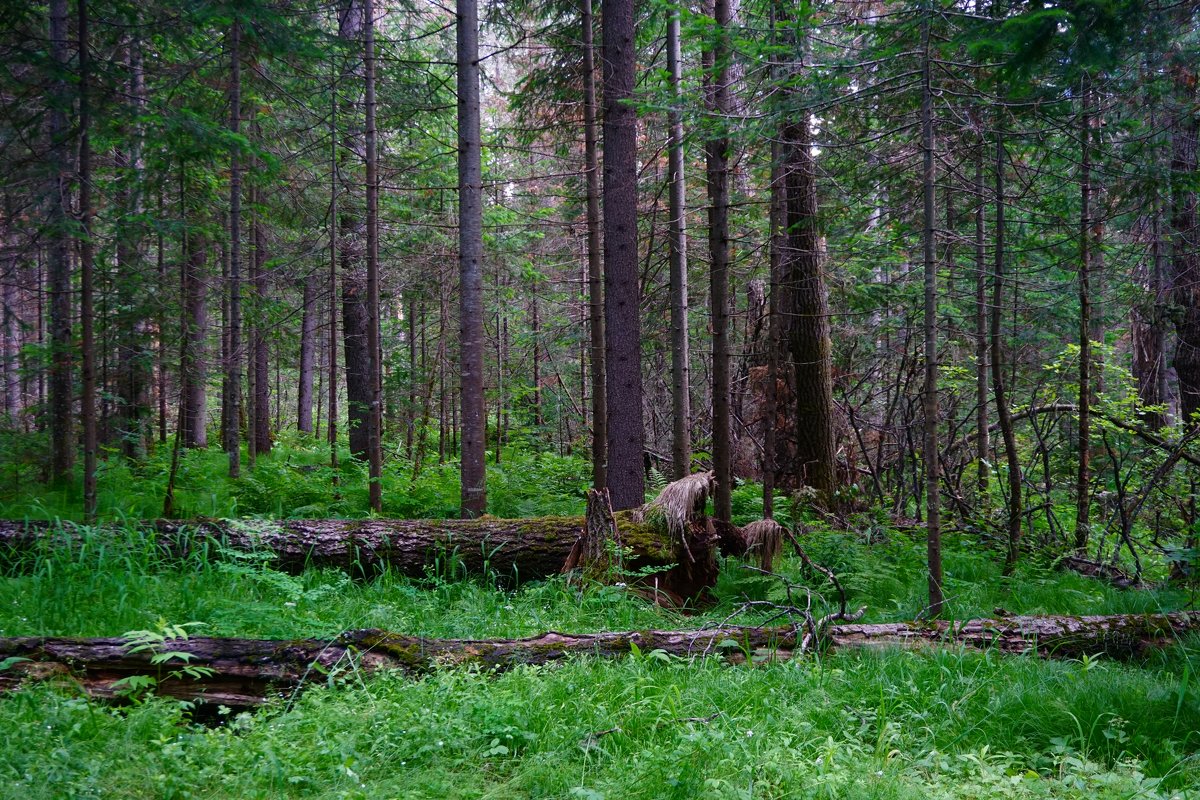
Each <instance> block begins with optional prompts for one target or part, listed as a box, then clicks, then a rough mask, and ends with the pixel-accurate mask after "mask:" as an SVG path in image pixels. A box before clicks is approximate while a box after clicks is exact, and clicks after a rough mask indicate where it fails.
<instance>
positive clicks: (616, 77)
mask: <svg viewBox="0 0 1200 800" xmlns="http://www.w3.org/2000/svg"><path fill="white" fill-rule="evenodd" d="M601 27H602V28H603V31H604V49H603V54H604V57H603V68H602V70H601V74H602V85H603V87H604V334H605V355H606V358H605V366H606V368H607V370H608V375H607V378H608V381H607V386H606V392H607V398H608V475H607V478H608V489H609V491H610V492H611V493H612V503H613V507H614V508H616V509H622V508H635V507H637V506H640V505H641V504H642V502H643V501H644V500H645V491H646V489H645V475H644V473H643V458H644V450H645V446H644V443H645V431H644V429H643V426H642V350H641V348H642V341H641V318H640V311H641V290H640V287H639V285H638V263H637V261H638V248H637V243H638V226H637V116H636V113H635V111H634V108H633V106H632V105H631V104H630V103H629V100H630V99H631V98H632V97H633V86H634V75H635V71H636V70H635V58H636V51H637V43H636V41H635V37H634V4H633V0H609V2H606V3H604V5H603V8H602V10H601Z"/></svg>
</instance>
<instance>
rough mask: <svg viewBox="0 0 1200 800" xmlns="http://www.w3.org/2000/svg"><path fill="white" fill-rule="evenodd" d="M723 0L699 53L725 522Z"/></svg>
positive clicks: (728, 488)
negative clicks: (712, 122) (708, 118)
mask: <svg viewBox="0 0 1200 800" xmlns="http://www.w3.org/2000/svg"><path fill="white" fill-rule="evenodd" d="M729 6H730V4H729V2H728V0H714V2H713V19H714V21H715V23H716V26H717V30H716V34H715V36H714V39H713V41H714V44H713V46H712V49H711V50H706V51H705V52H704V54H703V58H704V63H705V66H706V67H707V70H708V72H709V74H708V75H707V77H706V85H705V87H704V94H705V106H706V109H707V111H708V112H709V114H711V115H712V117H713V118H714V119H716V120H718V123H717V124H718V126H719V127H718V128H717V130H718V131H719V132H718V133H717V135H715V136H714V137H713V138H711V139H709V140H708V141H707V142H705V143H704V152H705V168H706V179H707V184H708V255H709V270H708V277H709V281H708V291H709V314H710V319H711V328H712V426H713V432H712V459H713V471H714V472H715V473H716V478H717V493H716V497H715V498H714V511H715V514H716V517H717V519H720V520H725V521H728V520H729V518H730V516H731V514H732V506H731V503H732V500H731V497H732V494H731V493H732V490H733V487H732V483H733V470H732V465H731V461H732V453H731V443H730V437H731V435H732V428H731V425H730V407H729V403H730V396H729V138H728V137H727V136H725V135H724V130H723V127H724V118H725V117H726V116H728V114H729V68H728V55H727V53H728V46H727V42H726V37H727V36H728V35H729V34H728V28H729V17H730V7H729Z"/></svg>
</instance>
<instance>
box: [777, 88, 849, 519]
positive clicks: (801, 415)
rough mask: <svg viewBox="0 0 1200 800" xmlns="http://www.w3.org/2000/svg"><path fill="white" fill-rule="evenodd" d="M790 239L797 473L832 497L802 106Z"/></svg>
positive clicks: (793, 126) (823, 306)
mask: <svg viewBox="0 0 1200 800" xmlns="http://www.w3.org/2000/svg"><path fill="white" fill-rule="evenodd" d="M783 139H784V158H785V159H786V161H785V165H784V182H785V187H786V188H785V191H786V193H787V210H786V217H785V219H786V226H787V240H786V241H787V246H786V248H785V249H784V252H783V253H782V263H781V265H780V271H781V275H780V284H781V285H780V289H781V290H782V292H783V295H784V297H783V302H782V303H781V308H780V310H781V311H782V312H783V315H784V320H785V322H784V325H785V327H784V330H783V331H782V334H783V336H784V337H785V339H786V341H787V343H788V345H789V351H790V356H791V362H792V363H791V371H792V375H793V377H794V379H795V383H794V390H795V399H796V403H795V409H796V419H797V420H798V421H800V424H797V425H796V456H795V469H796V479H797V481H798V483H799V484H800V485H804V486H810V487H812V488H813V489H814V490H815V491H816V492H817V494H818V497H819V499H820V502H822V503H830V502H832V500H833V494H834V490H835V489H836V488H837V471H836V465H835V460H836V459H835V450H834V436H833V425H834V421H833V374H832V362H833V359H832V347H833V346H832V342H831V340H830V333H829V298H828V293H827V291H826V287H825V276H824V274H823V272H822V270H821V254H820V235H819V230H818V228H817V184H816V165H815V164H814V163H813V155H812V147H811V134H810V131H809V122H808V116H807V113H802V112H799V111H797V112H796V113H795V114H793V116H792V117H791V118H790V121H789V122H788V124H786V125H784V128H783Z"/></svg>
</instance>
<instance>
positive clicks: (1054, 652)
mask: <svg viewBox="0 0 1200 800" xmlns="http://www.w3.org/2000/svg"><path fill="white" fill-rule="evenodd" d="M1197 628H1200V612H1177V613H1173V614H1128V615H1118V616H1094V617H1008V618H1003V619H974V620H969V621H962V622H954V621H935V622H928V623H917V622H896V623H876V624H862V623H850V624H840V625H830V626H829V627H828V628H827V629H826V630H825V638H826V641H827V644H828V645H829V646H830V647H832V648H846V647H897V646H899V647H917V646H930V645H949V646H965V647H971V648H980V649H987V648H990V649H995V650H998V651H1001V652H1004V653H1018V654H1032V653H1037V654H1039V655H1042V656H1046V657H1054V658H1075V657H1079V656H1081V655H1085V654H1089V655H1090V654H1100V653H1102V654H1106V655H1108V656H1110V657H1113V658H1128V657H1131V656H1135V655H1138V654H1141V653H1143V652H1144V651H1145V650H1147V649H1148V648H1151V647H1158V646H1162V645H1165V644H1169V643H1171V642H1173V641H1174V640H1175V637H1177V636H1178V635H1179V634H1181V633H1183V632H1185V631H1189V630H1195V629H1197ZM799 632H800V634H801V635H802V636H803V635H804V630H803V629H799ZM796 636H797V629H796V628H793V627H781V628H753V627H720V628H710V629H703V630H691V631H655V630H648V631H626V632H621V633H592V634H565V633H554V632H550V633H545V634H542V635H541V636H534V637H531V638H527V639H493V640H468V639H424V638H420V637H414V636H404V635H402V634H395V633H388V632H386V631H379V630H362V631H352V632H348V633H346V634H344V635H342V636H339V637H338V638H336V639H333V640H330V641H324V640H317V639H301V640H292V641H271V640H259V639H218V638H201V637H197V638H191V639H186V640H175V641H170V642H167V643H164V645H163V648H162V649H163V650H164V651H171V652H177V653H187V654H188V657H187V661H186V664H187V665H188V666H191V667H203V668H206V671H207V670H211V674H209V675H207V676H205V677H202V678H198V679H191V678H188V677H186V676H183V675H180V674H179V671H180V669H181V668H182V667H183V666H184V663H185V662H184V661H183V660H173V661H170V662H168V663H166V664H161V665H154V664H152V663H151V658H152V656H153V655H154V653H153V651H150V650H143V651H141V652H134V653H131V652H129V650H130V648H129V647H128V646H127V643H126V642H125V641H124V640H122V639H117V638H109V639H65V638H34V637H30V638H14V639H0V663H8V666H7V668H6V669H4V670H2V671H0V690H11V689H14V688H16V687H17V686H19V685H20V684H21V682H23V681H29V680H46V679H52V680H59V681H62V682H64V683H67V684H69V685H72V686H77V687H79V689H81V690H82V691H84V692H86V693H88V694H90V695H92V696H94V697H99V698H112V697H117V696H120V687H119V686H118V687H116V688H114V684H115V683H116V682H117V681H118V680H120V679H122V678H125V677H128V676H130V675H148V676H151V677H154V678H156V679H157V680H158V684H157V686H156V687H155V691H156V692H157V693H158V694H160V695H166V696H171V697H179V698H186V699H192V700H204V701H207V702H210V703H222V704H225V705H229V706H238V707H246V706H254V705H259V704H261V703H264V702H267V701H270V700H272V699H277V698H280V697H288V696H290V695H292V694H293V693H294V692H295V691H296V690H297V689H299V688H302V687H303V686H305V685H311V684H320V683H323V682H325V681H326V680H328V679H329V676H332V675H337V674H338V673H339V672H341V673H343V674H346V675H349V674H353V672H352V671H358V672H360V673H365V672H374V671H379V670H399V671H403V672H406V673H412V674H419V673H421V672H425V671H428V670H430V669H432V668H435V667H439V666H454V665H462V664H474V665H479V666H481V667H484V668H493V669H505V668H508V667H512V666H515V665H519V664H548V663H552V662H556V661H560V660H562V659H564V658H567V657H569V656H578V657H582V656H593V657H599V658H618V657H622V656H626V655H629V654H630V653H631V652H632V650H633V647H634V646H635V645H636V647H637V649H638V650H639V651H641V652H643V653H647V652H652V651H654V650H662V651H664V652H666V653H668V654H671V655H674V656H679V657H685V658H686V657H700V656H709V655H715V656H720V657H724V658H726V659H728V660H732V661H743V660H745V659H746V657H747V656H748V655H750V656H761V657H767V658H788V657H790V656H791V654H792V652H793V651H794V650H795V649H796ZM19 659H28V660H27V661H26V660H19Z"/></svg>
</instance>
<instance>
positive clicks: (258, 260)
mask: <svg viewBox="0 0 1200 800" xmlns="http://www.w3.org/2000/svg"><path fill="white" fill-rule="evenodd" d="M255 127H256V128H257V125H256V126H255ZM254 196H255V203H256V204H258V203H260V202H261V198H260V196H259V191H258V190H257V189H255V191H254ZM252 227H253V229H254V264H253V268H252V273H251V281H252V282H253V284H254V305H255V308H254V332H253V334H252V339H253V346H254V352H253V358H254V381H253V389H252V391H253V393H254V400H253V404H252V411H253V419H254V426H253V432H254V434H253V435H254V452H255V454H256V455H265V454H267V453H269V452H271V445H272V438H271V364H270V353H269V351H268V349H267V345H268V341H267V333H268V331H269V330H270V328H269V325H268V324H267V301H268V299H269V294H268V289H267V227H266V223H265V222H264V220H263V215H262V212H261V210H260V211H258V212H256V213H255V215H254V225H253V226H252Z"/></svg>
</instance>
